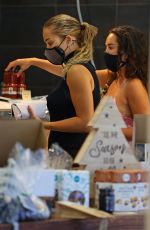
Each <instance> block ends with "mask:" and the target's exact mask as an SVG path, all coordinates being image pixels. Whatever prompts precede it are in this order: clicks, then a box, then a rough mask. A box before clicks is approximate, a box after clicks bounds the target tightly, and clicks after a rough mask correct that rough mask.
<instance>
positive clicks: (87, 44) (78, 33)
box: [44, 14, 97, 73]
mask: <svg viewBox="0 0 150 230" xmlns="http://www.w3.org/2000/svg"><path fill="white" fill-rule="evenodd" d="M47 27H51V29H52V31H53V33H54V34H56V35H58V36H60V37H62V38H64V37H65V36H67V35H72V36H74V37H76V39H77V43H78V46H79V48H78V49H77V50H76V51H75V54H74V56H73V57H72V58H71V59H69V60H68V62H67V63H66V64H65V65H64V73H66V72H67V71H68V69H69V68H70V67H71V66H72V65H74V64H78V63H86V62H88V61H90V60H92V59H93V39H94V37H95V36H96V34H97V28H96V27H95V26H92V25H90V24H89V23H87V22H83V23H80V22H79V21H78V20H77V19H76V18H74V17H71V16H70V15H66V14H58V15H56V16H53V17H51V18H50V19H49V20H48V21H46V22H45V24H44V28H47Z"/></svg>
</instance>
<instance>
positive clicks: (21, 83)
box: [17, 73, 27, 98]
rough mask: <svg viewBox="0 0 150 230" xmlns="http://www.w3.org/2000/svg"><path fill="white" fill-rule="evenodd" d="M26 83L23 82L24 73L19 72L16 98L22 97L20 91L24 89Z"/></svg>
mask: <svg viewBox="0 0 150 230" xmlns="http://www.w3.org/2000/svg"><path fill="white" fill-rule="evenodd" d="M26 88H27V87H26V84H25V73H22V74H20V75H19V76H18V77H17V95H18V98H22V91H23V90H26Z"/></svg>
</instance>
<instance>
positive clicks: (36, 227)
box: [0, 213, 145, 230]
mask: <svg viewBox="0 0 150 230" xmlns="http://www.w3.org/2000/svg"><path fill="white" fill-rule="evenodd" d="M30 229H31V230H75V229H77V230H145V215H144V214H143V213H142V214H125V215H123V214H121V215H114V217H112V218H106V219H103V218H87V219H58V218H57V219H56V218H51V219H47V220H42V221H28V222H22V223H20V230H30ZM0 230H12V226H11V225H9V224H1V225H0Z"/></svg>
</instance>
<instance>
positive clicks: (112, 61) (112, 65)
mask: <svg viewBox="0 0 150 230" xmlns="http://www.w3.org/2000/svg"><path fill="white" fill-rule="evenodd" d="M104 59H105V63H106V66H107V68H108V69H109V70H111V71H112V72H117V71H118V70H119V68H120V67H122V66H124V65H126V63H127V62H124V61H121V62H120V63H119V62H118V55H113V54H109V53H106V52H105V53H104Z"/></svg>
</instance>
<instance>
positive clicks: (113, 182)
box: [95, 170, 149, 212]
mask: <svg viewBox="0 0 150 230" xmlns="http://www.w3.org/2000/svg"><path fill="white" fill-rule="evenodd" d="M147 176H148V172H146V171H144V170H97V171H95V185H96V191H95V193H96V194H95V205H96V207H97V208H98V209H100V207H99V190H100V188H107V187H108V188H109V187H112V189H113V190H114V195H115V205H114V211H115V212H121V211H122V212H126V211H139V210H144V209H147V208H148V192H149V191H148V190H149V189H148V182H147Z"/></svg>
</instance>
